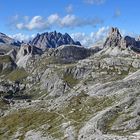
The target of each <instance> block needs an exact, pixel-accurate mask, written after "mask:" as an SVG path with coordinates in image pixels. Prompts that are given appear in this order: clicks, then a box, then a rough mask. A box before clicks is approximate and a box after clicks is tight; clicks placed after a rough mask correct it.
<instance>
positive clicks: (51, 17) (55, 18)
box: [47, 14, 60, 24]
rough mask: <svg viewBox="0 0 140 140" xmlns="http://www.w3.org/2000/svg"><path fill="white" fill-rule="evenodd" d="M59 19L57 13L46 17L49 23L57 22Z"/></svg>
mask: <svg viewBox="0 0 140 140" xmlns="http://www.w3.org/2000/svg"><path fill="white" fill-rule="evenodd" d="M59 20H60V17H59V15H58V14H52V15H50V16H49V17H48V19H47V21H48V23H49V24H55V23H59Z"/></svg>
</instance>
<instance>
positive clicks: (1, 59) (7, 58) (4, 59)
mask: <svg viewBox="0 0 140 140" xmlns="http://www.w3.org/2000/svg"><path fill="white" fill-rule="evenodd" d="M11 61H12V59H11V57H10V56H9V55H2V56H0V64H1V63H8V62H11Z"/></svg>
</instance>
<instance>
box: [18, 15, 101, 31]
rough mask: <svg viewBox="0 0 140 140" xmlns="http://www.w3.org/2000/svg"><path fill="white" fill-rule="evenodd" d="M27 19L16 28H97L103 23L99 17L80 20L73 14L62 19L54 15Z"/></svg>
mask: <svg viewBox="0 0 140 140" xmlns="http://www.w3.org/2000/svg"><path fill="white" fill-rule="evenodd" d="M27 18H28V17H26V18H24V21H23V22H19V23H16V28H17V29H20V30H21V29H27V30H43V29H50V28H52V27H59V28H66V27H67V28H74V27H79V26H96V25H99V24H102V23H103V20H101V19H100V18H98V17H94V18H79V17H77V16H75V15H72V14H67V15H66V16H64V17H61V16H59V15H58V14H52V15H50V16H48V17H47V18H44V17H42V16H34V17H33V18H32V19H30V20H29V19H28V20H27ZM27 21H28V22H27Z"/></svg>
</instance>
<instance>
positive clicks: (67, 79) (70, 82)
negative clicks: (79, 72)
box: [63, 73, 79, 87]
mask: <svg viewBox="0 0 140 140" xmlns="http://www.w3.org/2000/svg"><path fill="white" fill-rule="evenodd" d="M63 80H64V81H65V82H66V83H67V84H68V85H69V86H70V87H73V86H75V85H76V84H78V82H79V81H78V80H77V79H75V78H74V76H73V75H72V74H69V73H65V74H64V77H63Z"/></svg>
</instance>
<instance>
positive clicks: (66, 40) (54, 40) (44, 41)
mask: <svg viewBox="0 0 140 140" xmlns="http://www.w3.org/2000/svg"><path fill="white" fill-rule="evenodd" d="M30 44H31V45H34V46H36V47H38V48H40V49H42V50H45V49H46V48H57V47H59V46H61V45H78V46H81V43H80V42H79V41H74V40H73V39H72V38H71V37H70V35H69V34H68V33H65V34H61V33H59V32H56V31H54V32H46V33H42V34H37V36H36V37H35V38H34V39H33V40H32V41H30Z"/></svg>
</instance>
